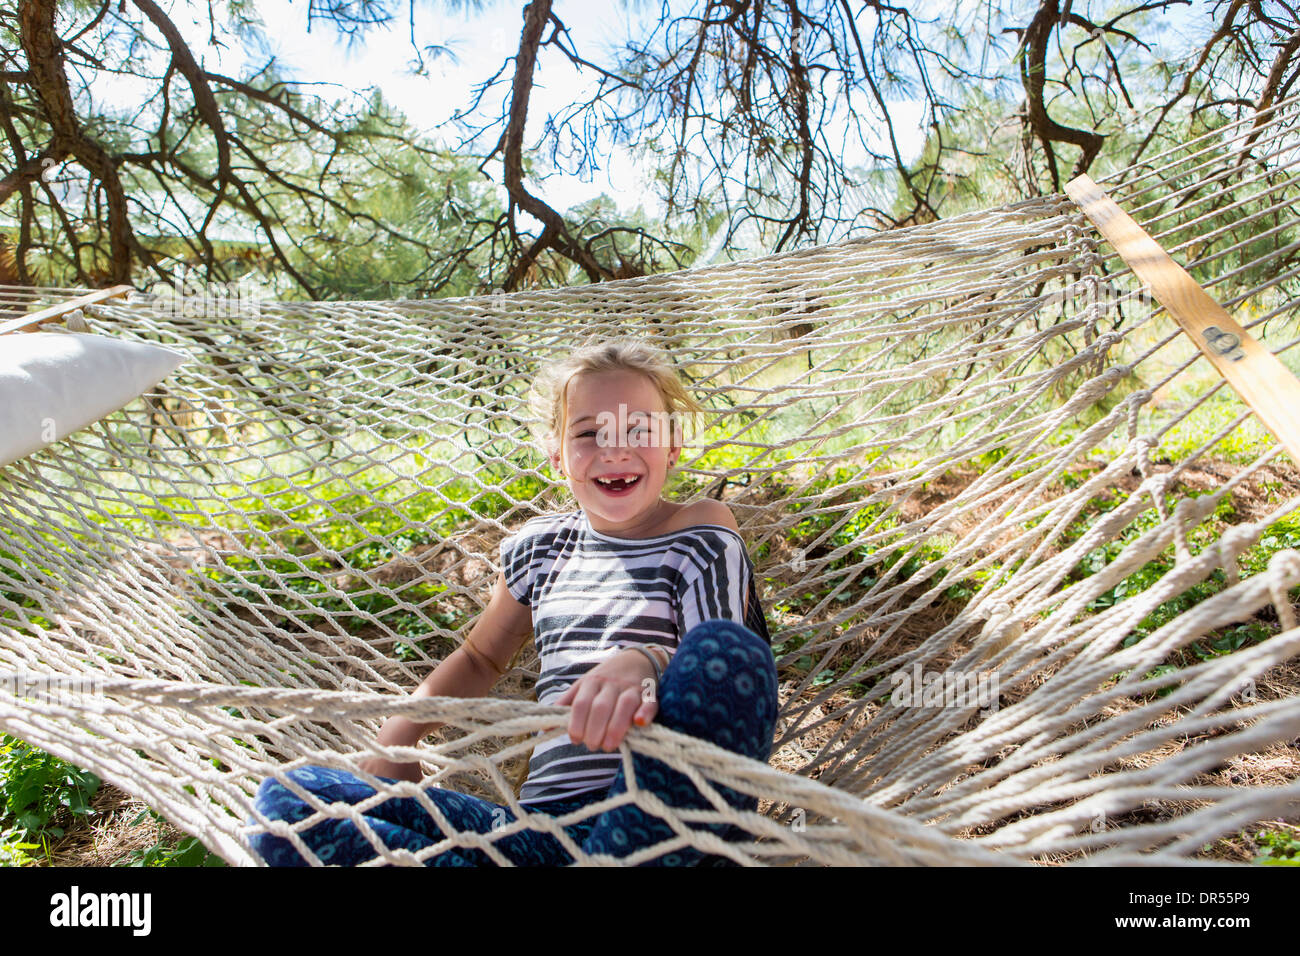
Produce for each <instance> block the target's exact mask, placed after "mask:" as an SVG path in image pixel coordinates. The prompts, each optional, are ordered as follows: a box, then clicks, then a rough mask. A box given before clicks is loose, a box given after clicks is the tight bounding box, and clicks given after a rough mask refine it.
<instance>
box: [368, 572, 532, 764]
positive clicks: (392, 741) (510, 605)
mask: <svg viewBox="0 0 1300 956" xmlns="http://www.w3.org/2000/svg"><path fill="white" fill-rule="evenodd" d="M531 631H532V612H531V611H530V610H529V609H528V608H527V607H526V606H525V605H523V604H520V603H519V602H518V601H516V600H515V599H514V597H513V596H511V594H510V592H509V590H507V589H506V579H505V575H504V574H499V575H497V582H496V585H495V586H494V587H493V589H492V597H491V599H490V600H489V601H488V606H487V608H486V609H485V610H484V611H483V613H482V614H481V615H479V618H478V620H477V621H475V622H474V626H473V627H472V628H471V629H470V632H469V637H468V638H467V639H466V641H465V643H464V644H462V645H461V646H460V647H458V648H456V650H454V651H452V652H451V653H450V654H448V655H447V657H446V658H444V659H443V660H442V661H441V662H440V663H439V664H438V666H437V667H435V668H434V669H433V671H432V672H431V673H430V674H429V676H428V677H426V678H425V679H424V681H423V682H422V683H421V684H420V686H419V687H417V688H416V689H415V691H414V692H412V694H411V696H412V697H482V696H483V695H484V694H486V693H487V692H488V691H489V690H491V689H492V686H493V685H494V684H495V683H496V682H497V679H498V678H499V677H500V676H501V675H502V674H503V673H504V672H505V669H506V666H507V665H508V664H509V663H510V659H511V658H513V657H514V656H515V652H516V651H518V650H519V648H520V646H521V645H522V644H523V643H524V641H525V640H527V638H528V635H529V634H530V633H531ZM439 726H441V724H440V722H437V721H434V722H431V723H423V724H421V723H415V722H414V721H411V720H408V719H406V718H405V717H390V718H388V720H387V721H385V722H384V726H383V727H382V728H381V729H380V731H379V736H378V737H377V738H376V742H377V743H379V744H383V745H389V746H398V747H410V746H414V745H415V744H417V743H419V742H420V741H421V740H423V739H424V737H425V736H427V735H428V734H429V733H430V732H431V731H433V730H434V729H436V728H437V727H439ZM361 769H362V770H364V771H365V772H367V773H372V774H374V775H375V776H377V777H392V778H395V779H398V780H410V781H411V782H412V783H419V781H420V765H419V764H418V763H406V764H402V763H395V762H393V761H391V760H385V759H383V758H382V757H371V758H369V759H367V760H365V761H364V762H363V763H362V764H361Z"/></svg>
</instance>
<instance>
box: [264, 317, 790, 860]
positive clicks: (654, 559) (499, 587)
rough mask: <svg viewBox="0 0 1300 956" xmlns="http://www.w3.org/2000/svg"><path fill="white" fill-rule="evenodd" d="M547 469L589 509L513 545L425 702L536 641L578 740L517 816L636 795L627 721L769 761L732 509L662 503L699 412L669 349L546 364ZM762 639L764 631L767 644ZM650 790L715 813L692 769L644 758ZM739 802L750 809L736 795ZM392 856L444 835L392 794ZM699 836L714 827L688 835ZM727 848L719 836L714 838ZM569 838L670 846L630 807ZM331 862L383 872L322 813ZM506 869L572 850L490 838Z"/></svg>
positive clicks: (278, 794) (393, 721)
mask: <svg viewBox="0 0 1300 956" xmlns="http://www.w3.org/2000/svg"><path fill="white" fill-rule="evenodd" d="M533 397H534V404H535V406H536V407H537V411H538V412H539V417H540V418H541V419H542V421H543V422H544V423H545V426H546V427H545V429H544V434H543V441H544V444H545V447H546V451H547V454H548V457H549V458H550V462H551V465H552V467H553V468H555V469H556V471H557V472H560V473H562V474H563V475H564V476H565V478H566V479H567V480H568V483H569V488H570V490H571V491H572V493H573V496H574V498H575V499H576V500H577V504H578V509H577V510H575V511H572V512H569V513H566V514H560V515H554V516H547V517H543V518H534V519H533V520H531V521H529V522H527V523H526V524H525V525H524V526H523V528H522V529H520V530H519V531H518V532H516V533H515V534H513V535H511V536H510V537H507V538H506V539H505V540H504V541H502V542H501V567H502V571H501V574H500V575H499V576H498V578H497V580H496V584H495V587H494V589H493V591H492V596H491V599H490V600H489V603H488V606H487V608H486V609H485V610H484V612H483V614H482V615H481V616H480V617H479V618H478V620H477V621H476V622H475V624H474V626H473V628H472V629H471V630H470V632H469V636H468V637H467V638H466V640H465V642H464V644H463V645H462V646H461V647H460V648H458V649H457V650H456V651H454V652H453V653H451V654H450V655H448V657H447V658H446V659H445V660H443V661H442V662H441V663H440V664H439V665H438V666H437V667H436V668H435V669H434V671H433V672H432V673H431V674H430V675H429V676H428V677H427V678H426V679H425V681H424V682H423V683H422V684H421V685H420V686H419V688H418V689H416V691H415V692H414V696H417V697H420V696H455V697H469V696H481V695H483V694H486V693H487V692H488V691H489V690H490V689H491V688H492V686H493V684H494V683H495V682H496V680H497V678H498V677H500V676H501V675H502V674H503V673H504V672H505V670H506V667H507V665H508V663H509V661H510V660H511V659H512V657H513V656H514V654H515V652H516V651H517V650H518V649H519V648H520V646H521V645H522V644H523V642H524V641H525V640H526V639H527V637H528V635H529V633H530V632H531V633H532V634H533V636H534V640H535V641H536V644H537V649H538V652H539V656H540V659H541V676H540V678H539V680H538V683H537V699H538V700H539V701H540V702H542V703H550V704H559V705H567V706H569V707H571V709H572V711H571V715H570V718H569V724H568V737H567V739H566V738H565V737H564V736H561V737H559V738H556V739H554V740H550V741H547V742H546V743H544V744H542V745H539V746H538V747H537V748H536V749H535V750H534V752H533V755H532V758H531V760H530V761H529V766H528V776H527V779H526V781H525V783H524V785H523V788H522V790H521V791H520V794H519V803H520V804H521V805H523V806H525V807H527V809H528V811H529V812H530V813H533V812H540V813H545V814H549V815H551V816H561V815H563V814H566V813H570V812H572V811H574V810H576V809H578V808H580V807H582V806H585V805H587V804H590V803H594V802H596V801H598V800H602V799H604V798H605V797H607V796H612V795H616V794H619V793H622V792H624V791H625V790H626V780H625V779H624V773H623V769H622V758H621V755H620V753H619V752H618V747H619V745H620V744H621V743H622V741H623V738H624V736H625V735H626V733H627V731H628V729H629V727H630V726H631V725H632V724H633V723H635V724H637V725H639V726H644V725H646V724H647V723H649V722H650V721H651V720H656V719H657V720H658V721H659V722H660V723H661V724H663V725H664V726H667V727H671V728H673V729H675V730H679V731H681V732H683V733H687V734H690V735H692V736H695V737H699V738H702V739H704V740H708V741H710V742H712V743H715V744H717V745H718V746H721V747H724V748H726V749H728V750H731V751H733V752H736V753H740V754H743V755H745V756H747V757H751V758H753V759H757V760H763V761H766V760H767V759H768V756H769V755H770V750H771V743H772V732H773V728H774V725H775V721H776V712H777V694H776V687H777V681H776V669H775V666H774V663H773V658H772V652H771V649H770V647H769V646H768V643H767V630H766V627H765V625H764V623H763V614H762V609H761V608H760V607H759V603H758V596H757V590H756V588H755V586H754V577H753V568H752V566H751V564H750V561H749V557H748V555H747V554H746V552H745V548H744V543H743V542H742V540H741V538H740V534H739V529H738V527H737V525H736V521H735V518H734V517H732V514H731V511H730V509H728V508H727V506H726V505H724V504H722V503H721V502H720V501H715V500H713V499H708V498H706V499H703V500H701V501H696V502H692V503H690V504H678V503H675V502H670V501H667V500H665V499H664V498H662V497H661V496H660V492H661V490H662V489H663V486H664V482H665V480H666V478H667V476H668V472H669V469H671V468H672V467H673V465H674V464H676V462H677V459H678V456H679V455H680V454H681V448H682V442H681V428H680V420H681V418H682V416H683V415H684V414H686V413H688V412H699V411H700V410H701V409H700V408H699V406H698V405H696V403H695V402H694V401H693V400H692V399H691V398H690V396H689V395H688V394H687V392H686V390H685V389H684V388H683V387H682V384H681V382H680V381H679V380H678V378H677V376H676V374H675V373H674V371H673V369H672V367H671V366H670V365H669V364H668V362H667V361H666V359H665V358H664V356H663V355H662V353H660V352H659V351H658V350H656V349H654V348H652V347H650V346H648V345H646V344H645V343H642V342H638V341H631V340H615V341H611V342H604V343H599V344H595V345H589V346H587V347H584V348H582V349H579V350H578V351H576V352H575V353H574V354H572V355H571V356H570V357H568V358H567V359H565V360H563V361H561V362H559V363H558V364H556V365H553V366H551V367H549V368H547V369H545V370H543V373H542V374H541V376H540V377H539V379H538V381H537V383H536V385H535V388H534V396H533ZM759 635H762V636H761V637H760V636H759ZM437 726H438V724H436V723H430V724H416V723H413V722H411V721H409V720H406V719H405V718H402V717H392V718H390V719H389V720H388V721H387V722H386V723H385V724H384V726H383V728H382V729H381V730H380V733H379V737H378V743H380V744H384V745H396V746H412V745H415V744H416V743H418V742H419V741H420V740H421V739H423V738H424V736H425V735H426V734H428V733H429V732H430V731H431V730H433V729H434V728H435V727H437ZM361 766H362V769H363V770H364V771H365V772H367V773H370V774H373V775H375V776H376V777H381V778H386V779H390V780H410V781H413V782H417V783H418V782H419V781H420V779H421V773H420V768H419V766H418V765H417V764H398V763H393V762H390V761H388V760H384V759H381V758H371V759H369V760H367V761H365V762H364V763H363V764H362V765H361ZM633 766H634V769H635V772H636V780H637V783H638V785H639V786H640V787H641V788H643V789H646V790H650V791H652V792H654V793H655V794H656V795H657V796H658V797H659V798H660V799H661V800H663V801H664V802H665V803H667V804H669V805H671V806H674V807H677V808H681V809H692V808H706V807H708V806H709V803H708V801H707V800H705V798H704V797H703V796H702V795H701V794H700V793H699V792H698V791H697V790H696V789H695V787H694V786H693V785H692V784H691V783H690V782H689V780H688V779H687V778H686V777H685V776H684V775H682V774H680V773H678V772H677V771H675V770H672V769H671V768H670V767H668V766H667V765H665V764H663V763H662V762H660V761H657V760H652V759H649V758H646V757H642V756H640V755H636V756H634V758H633ZM289 776H290V777H292V778H293V780H294V781H295V782H296V783H297V784H299V785H300V786H302V787H303V788H305V789H306V790H308V791H310V792H312V793H313V794H315V795H316V796H317V797H319V798H320V800H321V801H323V802H326V803H329V802H333V801H342V802H344V803H349V804H356V803H358V802H360V801H362V800H364V799H366V798H368V797H372V796H374V794H375V792H376V791H375V790H374V789H373V788H372V787H370V786H368V785H367V784H365V783H363V782H362V781H360V780H359V779H358V778H357V777H355V776H353V775H352V774H349V773H347V772H345V771H340V770H334V769H330V768H324V767H305V768H301V769H299V770H296V771H291V772H290V773H289ZM718 789H719V792H720V793H721V794H723V796H724V797H725V798H726V799H727V800H728V802H729V803H731V804H732V805H733V806H735V807H738V808H746V809H751V810H752V809H753V808H754V806H755V805H756V801H755V800H754V799H753V798H752V797H745V796H743V795H741V794H738V793H736V792H734V791H731V790H729V789H727V788H718ZM426 793H427V794H428V796H429V798H430V799H431V800H432V801H434V802H435V803H436V804H437V806H438V808H439V809H440V810H441V811H442V813H443V814H445V815H446V817H447V819H448V820H450V821H452V822H453V823H454V824H455V826H456V827H457V828H458V829H459V830H462V831H464V830H474V831H476V832H479V833H488V832H490V831H491V830H492V829H493V828H494V826H496V827H499V826H501V825H502V823H504V822H507V821H513V820H514V819H515V816H514V814H513V813H512V812H511V811H510V809H509V808H508V807H503V806H500V805H497V804H494V803H490V802H488V801H486V800H481V799H479V798H477V797H472V796H467V795H464V794H458V793H455V792H452V791H449V790H443V789H440V788H437V787H433V788H429V789H428V790H427V791H426ZM257 809H258V811H259V812H260V813H261V814H262V815H264V816H265V817H267V818H268V819H282V820H287V821H289V822H291V823H292V822H295V821H297V820H302V819H305V818H306V817H308V816H310V815H312V813H313V810H312V809H311V807H310V806H308V804H306V803H305V802H304V801H303V800H302V799H300V798H299V797H298V796H297V795H295V794H294V793H293V792H292V791H291V790H289V789H288V788H286V787H285V786H283V785H282V784H280V783H279V782H278V781H275V780H267V781H264V782H263V784H262V786H261V788H260V789H259V791H258V795H257ZM365 816H366V818H367V823H368V824H369V825H370V826H371V827H372V828H373V830H374V831H375V833H376V834H377V835H378V836H379V837H380V839H382V840H383V841H384V843H385V845H387V846H389V847H390V848H399V847H402V848H406V849H409V850H411V851H413V852H414V851H418V850H419V849H421V848H423V847H427V846H431V845H433V844H434V843H437V842H440V841H441V840H443V839H444V838H445V837H444V835H443V833H442V831H441V830H440V829H439V827H438V826H437V825H436V824H435V822H434V820H433V819H432V817H431V816H430V815H429V814H428V813H427V812H426V811H425V810H424V809H422V808H421V807H420V805H419V802H418V801H417V800H416V799H415V798H393V799H390V800H388V801H387V802H385V803H382V804H379V805H377V806H375V807H372V808H369V809H367V810H366V811H365ZM696 826H697V828H700V827H702V825H698V824H697V825H696ZM707 828H708V829H710V830H711V831H713V832H718V833H720V834H721V835H724V836H725V835H726V834H725V833H722V828H720V827H718V826H715V825H710V826H708V827H707ZM566 832H567V833H568V835H569V836H570V837H572V838H573V839H574V841H575V842H576V843H577V844H579V845H580V846H582V848H583V850H584V851H585V852H587V853H605V854H609V855H612V856H616V857H623V856H627V855H629V854H631V853H633V852H635V851H636V850H637V849H638V848H641V847H645V846H649V845H651V844H654V843H657V842H659V841H660V840H664V839H670V838H671V837H672V836H674V831H673V830H672V829H671V827H669V826H668V824H667V823H665V822H664V821H663V820H660V819H659V818H657V817H654V816H652V815H650V814H647V813H646V812H644V811H642V810H640V809H639V808H638V807H636V806H635V805H625V806H620V807H617V808H615V809H613V810H609V811H606V812H604V813H602V814H600V815H598V816H592V817H588V818H587V819H586V820H583V821H581V822H579V823H577V824H574V825H572V826H570V827H568V828H567V830H566ZM301 836H302V838H303V840H304V841H305V842H306V843H307V845H308V846H310V847H311V848H312V850H313V852H314V853H316V855H317V856H319V857H320V858H321V860H323V861H324V862H325V863H332V864H341V865H352V864H355V863H360V862H363V861H365V860H367V859H372V858H373V857H374V856H375V850H374V847H373V846H372V845H371V844H370V842H369V841H368V840H367V839H366V838H365V837H364V836H363V835H362V834H361V833H360V832H359V830H358V828H357V827H356V826H355V825H353V824H352V823H351V822H350V821H348V820H327V821H324V822H322V823H320V824H317V825H315V826H313V827H311V828H310V829H308V830H306V831H305V832H303V833H302V834H301ZM252 843H253V847H254V849H255V850H256V851H257V852H258V853H259V854H260V855H261V856H262V858H263V859H265V860H266V861H267V862H268V863H270V864H271V865H288V866H294V865H296V866H301V865H305V861H304V859H303V858H302V856H301V855H299V853H298V851H297V850H295V849H294V847H293V846H292V844H291V843H290V842H289V841H288V840H286V839H284V838H281V837H277V836H273V835H271V834H269V833H262V834H258V835H256V836H255V837H254V838H253V840H252ZM495 846H496V848H497V849H498V850H500V852H501V853H502V854H504V855H505V856H506V857H507V858H508V859H510V860H511V862H513V863H516V864H521V865H530V864H531V865H562V864H567V863H571V862H572V857H571V856H570V855H569V853H568V852H567V851H565V850H564V848H563V847H562V846H561V844H560V843H559V842H558V841H557V840H556V839H555V838H554V837H552V836H550V835H549V834H546V833H543V832H540V831H534V830H522V831H520V832H518V833H514V834H511V835H510V836H508V837H503V838H501V839H499V840H497V841H496V843H495ZM702 856H703V854H701V853H700V852H699V851H698V850H695V849H693V848H689V847H688V848H684V849H678V850H676V851H675V852H673V853H669V854H665V855H662V856H659V857H656V858H655V859H654V860H653V861H652V863H653V864H656V865H688V864H695V863H698V862H700V861H701V859H702ZM426 862H427V864H428V865H432V866H473V865H481V864H490V863H491V862H492V860H491V859H490V858H489V857H488V856H487V855H486V854H485V853H483V852H482V851H480V850H477V849H472V848H454V849H451V850H447V851H446V852H443V853H440V854H437V855H435V856H432V857H430V858H429V859H428V860H427V861H426Z"/></svg>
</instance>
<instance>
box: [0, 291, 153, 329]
mask: <svg viewBox="0 0 1300 956" xmlns="http://www.w3.org/2000/svg"><path fill="white" fill-rule="evenodd" d="M131 291H132V288H131V286H129V285H115V286H113V287H112V288H110V289H99V290H97V291H95V292H91V293H89V294H88V295H83V296H78V297H77V298H75V299H69V300H68V301H67V302H60V303H59V304H58V305H52V306H49V307H48V308H45V309H41V310H40V311H39V312H31V313H29V314H27V315H20V316H19V317H18V318H16V319H10V320H9V321H8V322H2V323H0V335H4V334H6V333H8V332H26V331H29V330H30V331H35V330H36V328H37V327H39V326H40V325H42V324H43V323H45V322H52V321H54V320H55V319H57V318H61V317H62V316H65V315H67V314H68V313H69V312H75V311H76V310H77V309H80V308H82V307H84V306H87V305H94V304H95V303H96V302H103V301H104V300H105V299H114V298H117V297H118V296H119V295H126V294H127V293H128V292H131Z"/></svg>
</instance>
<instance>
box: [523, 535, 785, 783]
mask: <svg viewBox="0 0 1300 956" xmlns="http://www.w3.org/2000/svg"><path fill="white" fill-rule="evenodd" d="M501 570H502V573H503V574H504V575H505V579H506V586H507V587H508V588H509V590H510V593H511V595H513V596H514V598H515V600H517V601H519V603H520V604H524V605H526V606H528V607H529V608H531V609H532V618H533V640H534V641H535V642H536V645H537V652H538V655H539V657H540V659H541V676H540V678H539V679H538V682H537V699H538V700H539V701H540V702H542V703H549V702H553V701H554V700H556V699H557V698H559V697H560V696H561V695H563V694H564V692H565V691H566V690H567V689H568V688H569V685H570V684H572V683H573V682H574V681H575V680H577V679H578V678H579V677H581V676H582V675H583V674H585V673H586V672H587V671H589V670H591V669H592V668H593V667H595V666H596V665H597V664H599V663H600V662H601V661H603V660H605V659H607V658H608V657H610V656H611V655H613V654H615V653H617V652H618V651H619V650H621V649H623V648H627V647H633V646H636V645H638V644H640V645H650V644H658V645H661V646H663V647H665V648H667V649H668V651H669V653H672V652H673V651H674V650H676V647H677V642H678V640H679V639H680V638H681V637H683V636H684V635H685V634H686V633H687V632H688V631H690V629H691V628H693V627H695V625H697V624H699V623H701V622H703V621H708V620H713V619H715V618H724V619H727V620H732V621H738V622H741V623H744V624H745V625H746V626H747V627H749V629H750V630H752V631H754V632H755V633H757V634H759V635H760V636H762V637H763V638H764V639H767V628H766V626H765V625H764V623H763V611H762V608H761V606H760V605H759V602H758V595H757V591H756V588H755V584H754V571H753V565H752V564H751V562H750V560H749V555H748V554H746V552H745V546H744V542H743V541H742V540H741V538H740V535H738V534H737V533H736V532H735V531H733V530H731V529H730V528H726V527H723V526H721V525H697V526H695V527H693V528H683V529H682V530H680V531H674V532H671V533H669V534H662V535H656V536H655V537H652V538H636V539H632V538H615V537H611V536H609V535H606V534H601V533H600V532H598V531H596V530H595V529H593V528H592V526H591V522H590V521H589V520H588V519H587V516H586V514H584V513H583V512H582V511H575V512H570V513H568V514H561V515H548V516H545V517H541V518H534V519H532V520H531V521H529V522H527V523H526V524H525V525H524V526H523V527H522V528H521V529H520V530H519V531H517V532H516V533H515V534H513V535H511V536H510V537H508V538H506V539H505V540H504V541H502V542H501ZM747 597H748V606H749V613H748V615H746V598H747ZM621 761H622V757H621V756H620V755H619V753H618V752H617V751H615V752H614V753H602V752H600V751H591V750H588V749H587V748H586V747H585V746H583V745H581V744H573V743H570V742H569V738H568V735H567V734H562V735H561V736H559V737H558V738H555V739H553V740H549V741H547V742H545V743H543V744H539V745H538V746H537V748H536V749H535V750H534V751H533V756H532V760H531V761H530V762H529V764H528V779H527V780H526V781H525V783H524V786H523V789H522V790H521V791H520V794H519V801H520V803H541V802H544V801H547V800H560V799H566V798H569V797H572V796H576V795H578V794H580V793H585V792H588V791H591V790H597V789H605V788H607V787H609V786H610V784H612V783H613V782H614V777H615V775H616V774H617V773H618V768H619V766H620V764H621Z"/></svg>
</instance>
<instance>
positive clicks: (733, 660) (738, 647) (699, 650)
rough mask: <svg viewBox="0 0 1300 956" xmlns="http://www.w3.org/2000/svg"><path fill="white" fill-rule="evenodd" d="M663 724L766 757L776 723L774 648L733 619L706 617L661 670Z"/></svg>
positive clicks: (661, 719)
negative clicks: (711, 619)
mask: <svg viewBox="0 0 1300 956" xmlns="http://www.w3.org/2000/svg"><path fill="white" fill-rule="evenodd" d="M659 709H660V716H659V717H658V718H657V719H658V720H659V721H660V722H661V723H663V724H664V725H666V726H668V727H672V728H673V729H675V730H680V731H682V732H684V733H687V734H690V735H691V736H694V737H700V738H703V739H706V740H710V741H712V742H713V743H716V744H718V745H719V746H721V747H725V748H726V749H728V750H731V751H733V752H737V753H743V754H745V755H747V756H754V757H762V758H763V759H766V756H767V754H768V752H769V751H770V746H771V740H772V732H773V730H774V728H775V723H776V712H777V681H776V665H775V662H774V661H773V658H772V649H771V648H770V647H769V646H768V645H767V643H766V642H765V641H763V640H762V639H761V638H760V637H758V635H756V634H754V633H753V632H752V631H750V630H748V629H747V628H745V627H744V626H742V625H740V624H737V623H736V622H734V621H725V620H718V621H706V622H704V623H703V624H701V625H699V626H698V627H695V628H692V629H691V631H690V632H689V633H688V634H687V635H686V637H685V638H683V639H682V643H681V645H680V646H679V648H678V650H677V653H676V654H675V655H674V657H673V662H672V663H671V664H670V665H669V668H668V670H667V671H665V673H664V678H663V682H662V684H661V685H660V695H659Z"/></svg>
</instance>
